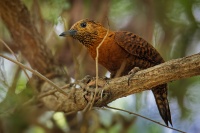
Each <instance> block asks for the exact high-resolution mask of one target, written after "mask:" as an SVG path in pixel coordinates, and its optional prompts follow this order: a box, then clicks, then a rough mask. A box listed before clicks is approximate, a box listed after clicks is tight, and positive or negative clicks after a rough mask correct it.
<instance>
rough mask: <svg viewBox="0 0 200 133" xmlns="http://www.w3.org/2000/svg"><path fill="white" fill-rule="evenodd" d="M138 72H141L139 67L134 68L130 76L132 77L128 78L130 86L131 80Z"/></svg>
mask: <svg viewBox="0 0 200 133" xmlns="http://www.w3.org/2000/svg"><path fill="white" fill-rule="evenodd" d="M138 71H140V68H139V67H134V68H133V69H132V70H131V71H130V72H129V73H128V74H129V75H130V77H129V78H128V86H129V85H130V80H131V78H132V77H133V76H134V75H135V73H137V72H138Z"/></svg>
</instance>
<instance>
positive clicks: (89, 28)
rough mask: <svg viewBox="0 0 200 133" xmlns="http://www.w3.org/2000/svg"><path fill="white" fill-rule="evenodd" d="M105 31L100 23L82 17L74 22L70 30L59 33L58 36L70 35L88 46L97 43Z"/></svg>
mask: <svg viewBox="0 0 200 133" xmlns="http://www.w3.org/2000/svg"><path fill="white" fill-rule="evenodd" d="M106 32H107V30H106V28H104V27H103V26H102V25H101V24H100V23H96V22H94V21H93V20H89V19H83V20H80V21H78V22H76V23H75V24H74V25H73V26H72V27H71V28H70V30H68V31H65V32H63V33H61V34H60V36H72V37H73V38H74V39H77V40H79V41H80V42H81V43H82V44H83V45H85V46H86V47H89V46H92V45H95V44H96V43H99V42H100V41H101V40H102V38H103V37H104V35H105V34H106Z"/></svg>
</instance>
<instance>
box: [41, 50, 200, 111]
mask: <svg viewBox="0 0 200 133" xmlns="http://www.w3.org/2000/svg"><path fill="white" fill-rule="evenodd" d="M196 75H200V53H199V54H196V55H192V56H188V57H184V58H181V59H175V60H171V61H168V62H165V63H163V64H160V65H157V66H155V67H152V68H149V69H146V70H142V71H139V72H137V73H136V74H135V75H134V77H133V78H132V79H131V80H130V85H129V86H128V83H127V81H128V78H129V75H128V76H123V77H120V78H115V79H111V80H108V81H107V83H106V84H105V86H104V87H103V89H104V92H105V93H107V94H108V96H106V97H105V98H103V99H102V101H101V100H99V101H98V102H96V103H95V104H94V106H98V107H103V106H105V105H107V104H108V103H110V102H112V101H114V100H116V99H118V98H121V97H125V96H128V95H131V94H134V93H139V92H142V91H145V90H149V89H150V88H152V87H155V86H157V85H160V84H163V83H167V82H171V81H175V80H178V79H183V78H189V77H192V76H196ZM47 88H50V87H47V86H43V90H46V91H47ZM177 89H179V88H177ZM48 90H49V89H48ZM180 91H181V90H180ZM66 93H67V94H69V96H64V95H63V94H61V93H59V92H56V93H54V95H49V96H47V97H45V98H43V102H44V103H45V104H46V106H47V107H48V108H49V109H52V110H59V111H64V112H71V111H80V110H82V109H84V107H85V106H86V104H87V101H86V100H85V98H84V95H83V94H85V91H84V89H76V91H71V90H70V87H69V88H68V89H66ZM76 101H78V102H76Z"/></svg>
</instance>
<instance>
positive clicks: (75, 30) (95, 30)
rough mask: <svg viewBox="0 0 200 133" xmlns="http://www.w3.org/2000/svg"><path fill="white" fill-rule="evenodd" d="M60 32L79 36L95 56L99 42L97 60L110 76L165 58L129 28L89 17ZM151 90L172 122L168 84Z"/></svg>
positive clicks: (75, 36) (163, 112) (164, 113)
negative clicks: (115, 28)
mask: <svg viewBox="0 0 200 133" xmlns="http://www.w3.org/2000/svg"><path fill="white" fill-rule="evenodd" d="M60 36H63V37H66V36H71V37H72V38H74V39H76V40H78V41H79V42H80V43H82V44H83V45H84V46H85V47H86V48H87V51H88V52H89V54H90V55H91V56H92V58H93V59H94V60H95V58H96V55H97V50H96V49H97V47H98V46H99V45H100V44H101V46H100V47H99V49H98V63H99V64H101V65H102V66H104V67H105V68H106V69H107V70H108V71H109V72H110V73H111V78H114V77H116V76H124V75H128V74H129V72H130V71H131V70H133V69H134V68H139V69H140V70H143V69H147V68H149V67H153V66H155V65H158V64H161V63H164V62H165V61H164V59H163V58H162V57H161V55H160V54H159V52H158V51H157V50H156V49H155V48H154V47H153V46H152V45H151V44H150V43H148V42H147V41H146V40H145V39H143V38H142V37H140V36H138V35H136V34H134V33H132V32H128V31H112V30H109V29H107V28H105V27H104V26H103V25H102V24H101V23H99V22H96V21H94V20H90V19H83V20H79V21H78V22H76V23H75V24H74V25H72V27H71V28H70V29H69V30H68V31H64V32H62V33H61V34H60ZM104 37H105V38H104ZM103 39H104V41H103V42H102V40H103ZM151 90H152V92H153V95H154V98H155V101H156V104H157V107H158V110H159V113H160V116H161V117H162V119H163V120H164V122H165V124H166V125H167V126H168V123H170V124H171V125H172V120H171V112H170V107H169V102H168V99H167V84H162V85H158V86H156V87H154V88H151Z"/></svg>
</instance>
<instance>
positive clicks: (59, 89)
mask: <svg viewBox="0 0 200 133" xmlns="http://www.w3.org/2000/svg"><path fill="white" fill-rule="evenodd" d="M0 56H1V57H3V58H5V59H7V60H9V61H11V62H13V63H15V64H17V65H19V66H20V67H23V68H24V69H26V70H28V71H30V72H32V73H33V74H35V75H37V76H38V77H40V78H41V79H43V80H44V81H46V82H48V83H49V84H50V85H52V86H53V87H55V88H56V89H57V90H58V91H59V92H60V93H62V94H64V95H66V96H67V94H66V92H65V91H64V90H62V89H61V88H60V87H59V86H57V85H56V84H55V83H53V82H52V81H51V80H49V79H48V78H46V77H45V76H43V75H42V74H41V73H39V72H38V71H36V70H33V69H31V68H29V67H27V66H25V65H23V64H22V63H20V62H18V61H15V60H13V59H11V58H9V57H6V56H4V55H2V54H0Z"/></svg>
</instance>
